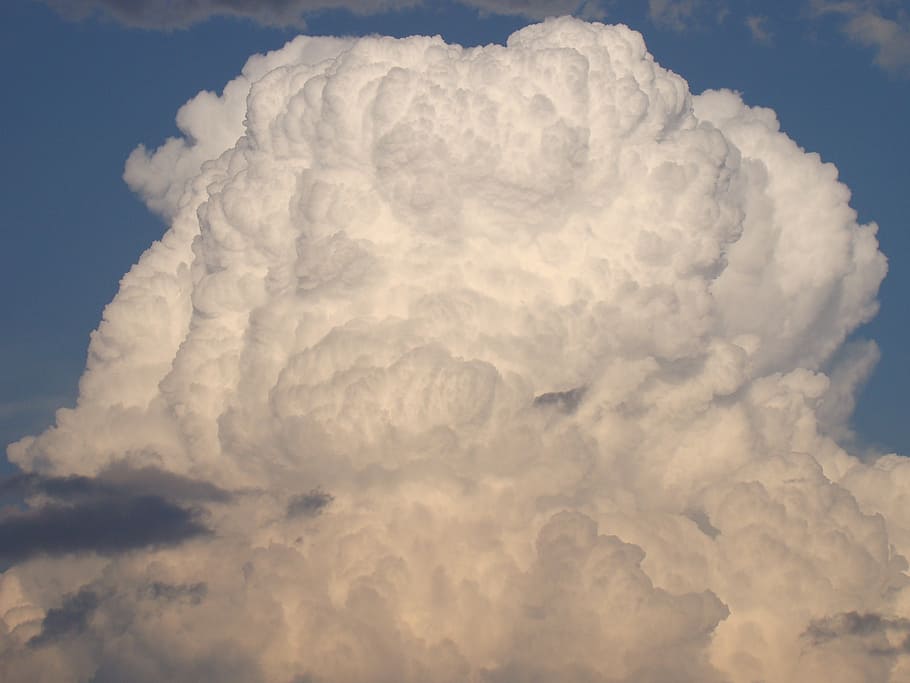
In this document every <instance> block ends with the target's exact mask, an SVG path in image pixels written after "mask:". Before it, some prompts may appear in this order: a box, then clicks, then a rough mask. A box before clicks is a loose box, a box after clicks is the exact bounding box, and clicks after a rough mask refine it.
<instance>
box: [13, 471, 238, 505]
mask: <svg viewBox="0 0 910 683" xmlns="http://www.w3.org/2000/svg"><path fill="white" fill-rule="evenodd" d="M35 495H43V496H47V497H50V498H53V499H56V500H58V501H63V502H77V501H80V500H89V499H97V498H106V497H112V496H117V497H119V496H143V495H154V496H160V497H162V498H166V499H168V500H173V501H194V502H218V503H220V502H227V501H228V500H230V498H231V494H230V492H228V491H225V490H224V489H221V488H218V487H217V486H215V485H214V484H211V483H209V482H206V481H199V480H196V479H191V478H189V477H184V476H181V475H179V474H174V473H172V472H166V471H164V470H160V469H158V468H155V467H140V468H131V467H128V466H126V465H123V464H116V465H112V466H110V467H108V468H107V469H105V470H103V471H102V472H101V473H100V474H99V475H98V476H97V477H84V476H78V475H73V476H68V477H50V476H45V475H42V474H36V473H24V474H19V475H14V476H12V477H8V478H7V479H4V480H2V481H0V496H35Z"/></svg>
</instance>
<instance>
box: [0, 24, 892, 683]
mask: <svg viewBox="0 0 910 683" xmlns="http://www.w3.org/2000/svg"><path fill="white" fill-rule="evenodd" d="M178 122H179V124H180V127H181V129H182V130H183V131H184V132H185V134H186V137H185V138H184V139H180V140H170V141H168V142H166V143H165V144H164V145H163V146H162V147H161V148H159V149H158V150H157V151H154V152H149V151H148V150H145V149H139V150H137V151H136V152H134V153H133V155H132V156H131V157H130V160H129V162H128V164H127V169H126V178H127V180H128V182H129V183H130V184H131V185H132V187H134V188H135V189H136V190H137V192H139V193H140V195H142V196H143V197H144V198H145V200H146V201H147V202H148V204H149V206H150V207H151V208H152V209H153V210H155V211H157V212H159V213H161V214H163V215H165V216H167V217H168V218H169V220H170V223H171V227H170V229H169V230H168V232H167V233H166V234H165V235H164V237H163V238H162V239H161V241H160V242H157V243H155V244H154V245H153V246H152V247H151V248H150V249H149V250H148V251H147V252H146V253H145V254H144V255H143V256H142V258H141V259H140V261H139V263H137V264H136V265H135V266H134V267H133V268H132V270H131V271H130V272H129V273H128V274H127V275H126V276H125V277H124V278H123V281H122V283H121V288H120V291H119V293H118V294H117V296H116V298H115V299H114V301H113V302H111V304H110V305H109V306H108V307H107V309H106V310H105V313H104V320H103V321H102V323H101V325H100V327H99V328H98V330H97V331H96V332H95V333H94V335H93V337H92V341H91V347H90V351H89V359H88V363H87V367H86V371H85V374H84V376H83V378H82V381H81V384H80V398H79V402H78V405H77V406H76V408H75V409H72V410H61V411H60V412H59V413H58V416H57V425H56V426H55V427H53V428H51V429H50V430H48V431H47V432H45V433H44V434H42V435H40V436H38V437H35V438H28V439H24V440H23V441H20V442H19V443H17V444H14V445H13V446H11V447H10V450H9V453H10V457H11V459H12V460H13V461H14V462H16V463H18V464H19V465H20V466H21V467H22V468H23V469H24V470H25V471H26V472H29V473H31V474H30V477H28V478H26V479H23V480H19V481H20V484H19V485H20V486H23V485H24V484H22V483H21V482H27V483H28V487H27V490H28V492H29V493H30V498H29V504H30V506H31V507H32V508H33V509H32V510H30V511H27V512H20V513H15V514H17V515H20V516H21V515H26V516H29V515H30V517H28V518H29V519H32V518H34V519H39V520H46V519H49V518H54V517H53V515H59V514H60V510H63V509H66V507H67V506H72V507H73V508H74V509H75V508H76V507H78V506H79V505H83V506H84V505H85V504H87V503H85V502H84V501H83V502H80V501H82V499H81V498H73V495H72V493H71V492H70V493H66V491H70V489H69V488H67V487H66V486H63V487H62V488H61V485H60V484H61V483H65V482H69V483H70V484H74V483H75V484H78V487H81V488H80V490H83V489H84V490H87V491H102V490H103V491H105V492H106V493H105V494H104V495H105V496H106V497H105V498H103V500H104V501H108V500H116V501H122V500H134V499H135V498H136V497H139V498H140V499H142V500H145V499H146V498H148V497H149V496H152V497H154V499H155V500H158V501H161V505H163V506H170V507H169V508H168V509H172V510H175V511H178V512H177V513H175V514H178V518H177V522H178V523H177V524H176V525H175V530H173V531H172V532H170V533H164V534H163V535H164V539H165V541H166V542H162V540H161V539H158V537H157V536H154V534H149V538H148V540H147V541H145V542H138V543H136V544H132V545H130V544H123V545H120V546H117V545H116V544H115V547H108V546H103V547H99V546H97V545H92V544H90V543H85V544H83V545H77V546H75V547H68V548H65V549H64V550H59V548H58V547H57V546H54V547H53V548H50V547H32V548H30V549H29V552H24V551H23V552H22V553H20V554H19V555H17V556H16V557H15V558H14V559H15V560H16V562H17V564H14V565H13V566H11V567H10V568H9V569H8V570H7V571H6V572H5V573H4V574H3V575H2V578H0V678H2V679H3V680H4V681H15V682H18V681H54V682H69V681H74V682H75V681H94V682H98V683H101V682H113V681H123V680H130V681H138V682H140V683H142V682H146V681H148V682H152V681H156V682H157V681H162V680H168V681H199V680H218V681H225V682H230V681H237V682H241V681H242V682H244V683H249V682H250V681H263V682H269V683H271V682H275V683H291V682H298V683H299V682H301V681H325V682H326V683H336V682H337V683H354V682H364V683H366V682H370V683H377V682H382V681H395V682H404V681H415V682H416V681H438V682H442V681H452V682H453V683H454V682H456V681H458V682H461V681H484V682H487V683H500V682H501V683H506V682H510V681H529V680H534V681H538V680H539V681H568V680H573V681H579V680H584V681H599V682H606V681H610V682H617V681H627V682H630V683H631V682H633V681H634V682H636V683H646V682H652V683H662V682H666V681H670V680H672V681H677V682H681V681H689V682H692V683H695V682H698V683H710V682H712V681H717V682H720V681H729V682H731V683H748V682H751V681H758V680H765V681H775V682H786V681H801V682H813V681H818V682H822V681H825V682H828V681H835V682H837V681H841V682H844V683H846V682H854V681H858V680H864V681H881V682H884V681H899V680H906V679H907V677H908V676H910V657H908V646H907V644H906V643H907V641H906V638H907V631H908V626H907V624H908V623H910V621H908V619H910V592H908V589H907V575H906V573H905V571H906V569H907V562H906V560H905V559H904V558H905V556H906V555H907V553H908V552H910V513H908V508H907V506H906V505H905V504H904V501H905V500H906V495H907V493H906V492H907V491H908V486H910V464H908V463H907V462H906V461H905V460H903V459H901V458H899V457H898V456H887V457H883V458H880V459H878V460H877V461H874V462H861V461H860V460H858V459H857V458H855V457H852V456H851V455H849V454H848V453H846V452H845V451H844V450H843V449H842V448H841V447H840V446H839V445H838V443H837V442H836V441H835V439H836V438H838V437H840V436H841V435H843V434H844V433H845V430H846V423H845V420H846V418H847V416H848V415H849V411H850V408H851V407H852V400H853V398H852V396H853V390H854V388H855V385H856V382H857V381H859V380H860V379H861V377H862V376H863V374H864V373H865V372H866V371H867V370H868V367H869V365H870V363H871V362H874V357H875V353H876V351H875V348H874V345H870V344H867V345H856V346H852V347H850V348H845V347H844V342H845V339H846V337H847V335H848V334H849V333H850V332H851V331H852V330H854V329H855V328H856V327H857V326H858V325H860V324H862V323H863V322H864V321H866V320H868V319H869V318H870V317H871V316H872V315H873V314H874V313H875V310H876V302H875V295H876V291H877V288H878V286H879V284H880V282H881V280H882V278H883V277H884V274H885V269H886V266H885V259H884V257H883V256H882V255H881V253H880V252H879V251H878V248H877V243H876V240H875V226H873V225H866V226H863V225H858V224H857V222H856V214H855V213H854V211H853V210H852V209H851V208H850V207H849V205H848V200H849V191H848V190H847V188H845V187H844V186H843V185H841V184H840V183H838V181H837V171H836V169H835V168H834V167H833V166H831V165H830V164H825V163H822V161H821V160H820V159H819V157H818V156H817V155H815V154H808V153H806V152H805V151H803V150H802V149H801V148H799V147H798V146H797V145H796V144H795V143H794V142H793V141H792V140H790V139H789V138H788V137H787V136H786V135H785V134H783V133H782V132H780V130H779V129H778V124H777V121H776V119H775V116H774V113H773V112H772V111H770V110H767V109H760V108H753V107H748V106H746V105H745V104H743V102H742V101H741V99H740V98H739V96H738V95H736V94H734V93H731V92H727V91H716V92H707V93H704V94H702V95H698V96H693V95H692V94H690V92H689V91H688V87H687V84H686V82H685V81H684V80H683V79H682V78H680V77H679V76H677V75H675V74H673V73H672V72H669V71H667V70H665V69H663V68H662V67H660V66H659V65H657V64H656V63H655V62H654V60H653V58H652V57H651V56H650V55H649V54H648V52H647V50H646V48H645V45H644V43H643V41H642V38H641V36H639V35H638V34H637V33H635V32H633V31H631V30H629V29H627V28H625V27H610V26H603V25H600V24H587V23H583V22H581V21H577V20H572V19H560V20H553V21H548V22H546V23H544V24H540V25H535V26H530V27H527V28H525V29H523V30H521V31H519V32H518V33H516V34H514V35H513V36H512V37H511V38H510V39H509V42H508V45H507V46H504V47H503V46H488V47H483V48H474V49H464V48H462V47H459V46H457V45H447V44H445V43H444V42H442V41H441V40H440V39H438V38H421V37H415V38H409V39H407V40H392V39H387V38H365V39H361V40H335V39H326V38H309V37H300V38H297V39H295V40H294V41H292V42H291V43H289V44H288V45H287V46H285V47H284V48H283V49H282V50H280V51H278V52H275V53H272V54H269V55H266V56H257V57H254V58H252V59H251V60H250V62H249V63H248V64H247V66H246V68H245V69H244V73H243V75H241V76H240V77H238V78H237V79H236V80H234V81H232V82H231V83H229V84H228V85H227V87H226V88H225V90H224V93H223V94H222V95H220V96H216V95H214V94H211V93H203V94H200V95H199V96H197V97H196V98H195V99H194V100H192V101H191V102H189V103H188V104H187V105H186V106H185V107H184V108H183V109H182V110H181V112H180V114H179V115H178ZM112 473H113V474H112ZM114 475H116V476H114ZM55 483H56V484H57V485H56V486H54V485H52V484H55ZM78 487H77V488H78ZM168 490H173V491H175V493H173V494H172V495H170V496H168V495H166V494H165V492H166V491H168ZM92 500H95V499H92ZM49 511H52V513H53V514H51V512H49ZM11 514H12V513H11ZM179 514H183V515H186V517H179ZM0 524H2V523H0ZM168 529H170V527H168ZM142 538H145V537H142Z"/></svg>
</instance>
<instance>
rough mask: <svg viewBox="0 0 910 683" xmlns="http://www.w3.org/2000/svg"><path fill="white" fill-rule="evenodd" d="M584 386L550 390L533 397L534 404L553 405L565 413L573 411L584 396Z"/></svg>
mask: <svg viewBox="0 0 910 683" xmlns="http://www.w3.org/2000/svg"><path fill="white" fill-rule="evenodd" d="M585 389H586V387H576V388H575V389H570V390H569V391H551V392H548V393H546V394H541V395H540V396H536V397H535V398H534V405H535V406H538V407H540V406H553V407H555V408H558V409H559V410H561V411H563V412H565V413H573V412H575V409H576V408H578V404H579V403H580V402H581V399H582V398H584V395H585Z"/></svg>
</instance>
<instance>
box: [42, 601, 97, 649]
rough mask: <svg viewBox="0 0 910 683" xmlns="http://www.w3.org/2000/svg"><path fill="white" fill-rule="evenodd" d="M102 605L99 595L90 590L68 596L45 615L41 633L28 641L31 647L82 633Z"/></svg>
mask: <svg viewBox="0 0 910 683" xmlns="http://www.w3.org/2000/svg"><path fill="white" fill-rule="evenodd" d="M100 604H101V599H100V597H99V596H98V594H97V593H95V591H93V590H90V589H88V588H83V589H82V590H80V591H79V592H78V593H76V594H75V595H68V596H66V597H65V598H64V599H63V604H62V605H60V607H53V608H51V609H49V610H48V611H47V614H45V615H44V621H42V622H41V633H39V634H38V635H37V636H35V637H34V638H32V639H31V640H29V641H28V645H29V647H40V646H42V645H47V644H49V643H54V642H57V641H58V640H60V639H61V638H65V637H66V636H69V635H74V634H77V633H81V632H82V631H84V630H85V627H86V625H87V623H88V620H89V619H90V618H91V616H92V614H94V612H95V610H97V609H98V606H99V605H100Z"/></svg>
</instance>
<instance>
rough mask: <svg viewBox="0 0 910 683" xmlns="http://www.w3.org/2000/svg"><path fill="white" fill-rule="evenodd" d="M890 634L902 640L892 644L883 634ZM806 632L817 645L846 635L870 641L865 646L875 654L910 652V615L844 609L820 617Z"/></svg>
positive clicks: (885, 654) (890, 654) (887, 654)
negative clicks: (842, 611) (887, 614)
mask: <svg viewBox="0 0 910 683" xmlns="http://www.w3.org/2000/svg"><path fill="white" fill-rule="evenodd" d="M888 634H890V635H891V636H892V640H897V639H900V643H899V644H898V645H891V644H890V642H889V640H887V639H884V638H883V636H886V635H888ZM804 636H805V637H807V638H808V639H809V640H810V641H811V642H812V644H813V645H816V646H817V645H824V644H826V643H829V642H832V641H835V640H840V639H844V638H852V639H856V640H860V641H866V644H865V647H864V649H865V650H866V652H867V654H870V655H874V656H885V657H893V656H896V655H901V654H910V619H902V618H889V617H884V616H882V615H881V614H876V613H874V612H864V613H860V612H844V613H843V614H835V615H834V616H830V617H824V618H822V619H816V620H815V621H813V622H811V623H810V624H809V628H807V629H806V632H805V634H804ZM901 636H903V637H902V638H901Z"/></svg>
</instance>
